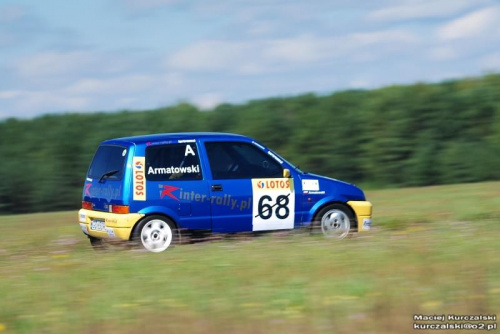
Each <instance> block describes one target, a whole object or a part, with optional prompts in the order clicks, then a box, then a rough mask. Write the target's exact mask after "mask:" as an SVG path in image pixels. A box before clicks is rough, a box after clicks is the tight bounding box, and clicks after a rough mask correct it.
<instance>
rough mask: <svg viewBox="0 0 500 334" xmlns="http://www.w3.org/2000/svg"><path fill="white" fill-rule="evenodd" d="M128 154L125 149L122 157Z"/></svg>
mask: <svg viewBox="0 0 500 334" xmlns="http://www.w3.org/2000/svg"><path fill="white" fill-rule="evenodd" d="M126 155H127V149H124V150H123V152H122V157H124V156H126Z"/></svg>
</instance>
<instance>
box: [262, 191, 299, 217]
mask: <svg viewBox="0 0 500 334" xmlns="http://www.w3.org/2000/svg"><path fill="white" fill-rule="evenodd" d="M290 195H291V193H290V194H288V195H279V196H278V197H277V198H276V203H274V205H271V204H268V203H264V201H266V202H271V203H272V200H273V199H272V197H271V196H269V195H264V196H262V197H261V198H260V199H259V204H258V212H259V213H258V214H257V215H256V216H255V218H257V217H258V216H260V218H262V219H269V218H271V217H272V216H273V208H274V207H276V209H275V211H274V212H275V214H276V217H277V218H278V219H285V218H287V217H288V216H289V215H290V209H289V208H288V204H289V203H290V200H289V199H288V197H289V196H290Z"/></svg>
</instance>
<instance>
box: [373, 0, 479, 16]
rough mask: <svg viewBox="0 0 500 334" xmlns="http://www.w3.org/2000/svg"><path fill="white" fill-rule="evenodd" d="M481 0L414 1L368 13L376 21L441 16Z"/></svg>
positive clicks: (463, 8) (476, 3)
mask: <svg viewBox="0 0 500 334" xmlns="http://www.w3.org/2000/svg"><path fill="white" fill-rule="evenodd" d="M481 2H484V1H481V0H434V1H432V2H429V1H417V2H415V1H412V2H410V3H406V4H403V5H398V6H394V7H389V8H383V9H377V10H374V11H372V12H371V13H369V14H368V18H369V19H370V20H374V21H403V20H414V19H425V18H441V17H448V16H450V15H454V14H458V13H460V12H461V11H463V10H465V9H468V8H471V7H472V6H477V5H478V3H479V4H480V3H481Z"/></svg>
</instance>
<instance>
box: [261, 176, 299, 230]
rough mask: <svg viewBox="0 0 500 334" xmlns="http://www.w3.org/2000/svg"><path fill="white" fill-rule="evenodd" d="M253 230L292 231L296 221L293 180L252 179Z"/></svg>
mask: <svg viewBox="0 0 500 334" xmlns="http://www.w3.org/2000/svg"><path fill="white" fill-rule="evenodd" d="M252 191H253V201H252V202H253V208H252V230H253V231H266V230H283V229H292V228H293V225H294V219H295V193H294V189H293V179H291V178H290V179H285V178H278V179H252Z"/></svg>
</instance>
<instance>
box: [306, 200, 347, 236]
mask: <svg viewBox="0 0 500 334" xmlns="http://www.w3.org/2000/svg"><path fill="white" fill-rule="evenodd" d="M354 224H355V218H354V215H353V214H352V211H351V210H349V209H348V208H347V207H346V206H345V205H342V204H330V205H328V206H326V207H324V208H323V209H321V210H320V211H319V212H318V214H317V215H316V217H315V219H314V222H313V231H315V232H316V231H317V232H319V231H321V233H322V234H323V235H324V236H326V237H329V238H334V239H344V238H345V237H347V235H348V234H349V231H350V229H351V226H354Z"/></svg>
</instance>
